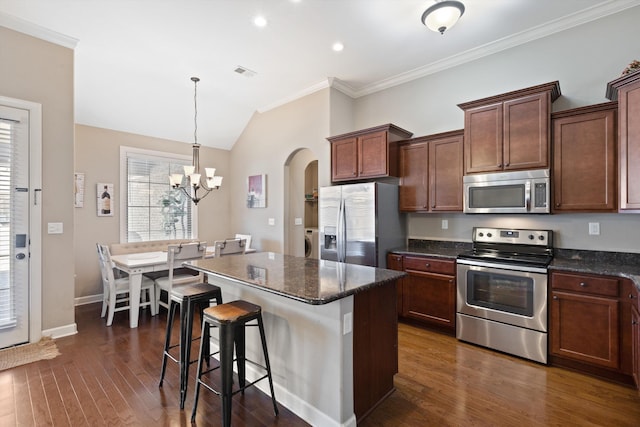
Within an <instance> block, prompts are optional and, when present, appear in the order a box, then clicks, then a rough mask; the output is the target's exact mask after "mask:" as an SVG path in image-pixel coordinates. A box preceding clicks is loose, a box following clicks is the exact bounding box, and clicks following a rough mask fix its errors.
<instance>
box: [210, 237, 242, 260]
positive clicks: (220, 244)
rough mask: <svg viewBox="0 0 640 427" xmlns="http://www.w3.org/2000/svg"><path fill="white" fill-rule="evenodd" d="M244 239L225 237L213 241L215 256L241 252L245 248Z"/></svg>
mask: <svg viewBox="0 0 640 427" xmlns="http://www.w3.org/2000/svg"><path fill="white" fill-rule="evenodd" d="M246 244H247V240H246V239H225V240H217V241H216V242H215V250H216V252H215V256H216V257H219V256H224V255H231V254H242V253H244V251H245V249H246Z"/></svg>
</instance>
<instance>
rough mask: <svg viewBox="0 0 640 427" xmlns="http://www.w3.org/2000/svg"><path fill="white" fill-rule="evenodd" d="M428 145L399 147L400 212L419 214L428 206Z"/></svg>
mask: <svg viewBox="0 0 640 427" xmlns="http://www.w3.org/2000/svg"><path fill="white" fill-rule="evenodd" d="M428 168H429V144H428V143H426V142H424V143H419V144H411V145H404V146H402V147H400V210H401V211H405V212H420V211H426V210H428V209H429V206H428V196H429V193H428V192H429V187H428V182H427V181H428V172H427V169H428Z"/></svg>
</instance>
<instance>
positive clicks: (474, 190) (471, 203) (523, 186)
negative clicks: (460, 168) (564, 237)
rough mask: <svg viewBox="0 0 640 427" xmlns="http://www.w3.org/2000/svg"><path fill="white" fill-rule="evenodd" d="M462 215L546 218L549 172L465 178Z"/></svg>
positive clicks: (522, 172) (468, 176) (526, 172)
mask: <svg viewBox="0 0 640 427" xmlns="http://www.w3.org/2000/svg"><path fill="white" fill-rule="evenodd" d="M463 183H464V212H465V213H537V214H547V213H549V212H550V210H549V208H550V205H551V202H550V200H549V196H550V179H549V169H534V170H528V171H516V172H496V173H487V174H475V175H465V176H464V179H463Z"/></svg>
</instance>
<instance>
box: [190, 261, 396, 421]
mask: <svg viewBox="0 0 640 427" xmlns="http://www.w3.org/2000/svg"><path fill="white" fill-rule="evenodd" d="M185 266H188V267H189V268H192V269H195V270H198V271H202V272H204V273H206V274H207V277H208V281H209V282H210V283H213V284H215V285H217V286H220V288H221V289H222V297H223V300H224V301H225V302H229V301H233V300H236V299H244V300H247V301H250V302H252V303H254V304H258V305H260V306H261V307H262V315H263V319H264V324H265V330H266V335H267V345H268V349H269V359H270V362H271V369H272V374H273V380H274V386H275V394H276V399H277V400H278V402H279V403H280V404H282V405H284V406H286V407H287V408H288V409H290V410H291V411H292V412H294V413H295V414H296V415H298V416H299V417H301V418H303V419H304V420H305V421H307V422H308V423H310V424H311V425H321V426H355V425H356V420H357V421H361V420H362V419H363V418H364V417H366V415H367V414H369V413H370V411H371V410H373V408H375V407H376V406H377V405H378V404H379V403H380V402H381V401H382V400H384V399H385V398H386V397H387V396H388V395H389V394H390V393H392V392H393V390H394V386H393V376H394V375H395V374H396V373H397V371H398V348H397V333H398V329H397V316H396V309H395V307H396V302H395V299H396V280H397V279H399V278H401V277H403V276H404V275H405V273H403V272H398V271H393V270H386V269H379V268H373V267H366V266H361V265H353V264H344V263H338V262H333V261H324V260H316V259H310V258H300V257H293V256H288V255H280V254H275V253H271V252H264V253H253V254H246V255H234V256H226V257H220V258H211V259H204V260H198V261H194V262H191V263H188V264H185ZM252 329H253V328H250V329H249V330H248V331H247V344H246V345H247V355H248V357H249V358H253V359H254V360H258V361H262V356H261V351H260V339H259V335H258V334H257V331H253V330H252ZM214 335H215V333H214ZM217 344H218V343H217V337H214V338H213V339H212V346H213V348H214V349H215V348H216V347H217ZM251 374H254V375H256V376H257V373H250V372H247V377H248V378H249V379H250V375H251ZM258 385H259V386H260V387H265V389H263V391H265V393H267V394H268V389H267V388H266V384H265V385H264V386H263V385H261V383H258Z"/></svg>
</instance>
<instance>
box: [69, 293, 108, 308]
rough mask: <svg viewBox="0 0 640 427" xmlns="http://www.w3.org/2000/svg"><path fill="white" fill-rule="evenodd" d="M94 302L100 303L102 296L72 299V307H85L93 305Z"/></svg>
mask: <svg viewBox="0 0 640 427" xmlns="http://www.w3.org/2000/svg"><path fill="white" fill-rule="evenodd" d="M95 302H102V294H97V295H88V296H86V297H78V298H75V299H74V305H76V306H77V305H86V304H93V303H95Z"/></svg>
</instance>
